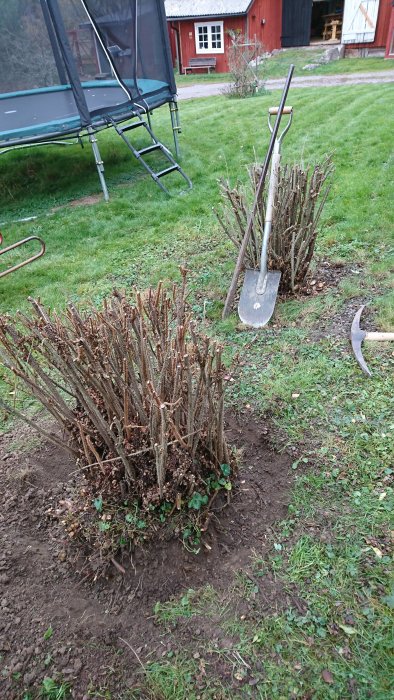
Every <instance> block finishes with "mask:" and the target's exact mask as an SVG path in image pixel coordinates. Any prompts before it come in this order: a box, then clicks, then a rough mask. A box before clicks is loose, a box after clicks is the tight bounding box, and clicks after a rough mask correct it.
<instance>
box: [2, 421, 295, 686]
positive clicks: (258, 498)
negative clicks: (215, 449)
mask: <svg viewBox="0 0 394 700" xmlns="http://www.w3.org/2000/svg"><path fill="white" fill-rule="evenodd" d="M267 432H268V430H267V425H266V423H263V422H262V421H261V420H256V419H255V418H254V417H253V414H252V413H250V414H249V415H242V416H241V415H240V416H235V415H233V416H230V417H229V418H228V421H227V437H228V441H229V443H230V444H235V445H236V446H237V447H238V448H240V449H242V457H241V465H240V472H239V477H238V482H237V485H236V488H235V489H234V493H233V496H232V499H231V501H230V503H229V504H227V502H226V501H225V500H222V502H221V503H219V499H218V502H217V503H216V502H215V512H214V514H213V517H212V521H211V525H210V528H209V531H208V532H207V533H206V537H205V539H204V545H203V546H202V548H201V551H200V553H199V554H198V555H195V554H192V553H190V552H187V551H186V550H185V549H184V548H183V547H182V544H181V543H180V542H179V541H177V540H175V539H173V540H170V541H167V542H159V543H155V544H152V545H151V546H149V547H148V548H147V549H146V550H144V551H142V550H140V551H138V552H136V553H135V555H134V556H133V557H132V559H131V561H129V562H125V561H122V565H123V566H125V568H126V574H125V575H121V574H120V573H119V572H118V571H116V570H115V569H114V571H113V572H112V575H111V576H110V577H109V578H108V580H106V581H103V580H102V581H98V582H95V583H94V582H92V580H91V577H90V576H89V572H88V574H86V572H84V571H83V567H82V568H81V567H78V564H77V563H76V562H74V561H71V554H70V550H69V549H68V547H67V546H66V545H67V543H66V541H65V538H64V533H63V530H62V527H61V525H60V524H59V523H58V522H56V521H54V520H53V518H51V517H49V516H48V511H49V510H50V509H51V508H52V507H54V506H56V505H57V504H58V503H59V502H60V501H62V500H64V499H67V498H68V497H69V496H70V495H71V493H72V489H73V486H74V484H73V480H72V479H73V477H70V474H71V472H73V471H74V470H75V465H74V463H73V462H72V461H71V460H70V459H69V458H68V456H65V455H64V454H63V453H61V452H59V451H58V449H57V448H55V447H53V446H52V445H46V444H42V445H41V446H40V447H39V448H38V449H37V448H32V449H31V450H29V449H28V447H27V450H23V446H24V445H25V446H28V439H29V438H30V439H31V433H30V432H29V431H28V430H27V429H26V428H24V427H22V432H21V433H20V434H19V435H18V434H17V433H16V432H15V431H14V433H13V434H11V433H9V434H6V435H5V436H3V438H2V442H1V443H0V449H1V454H2V455H3V459H2V462H1V465H0V471H1V479H0V484H1V487H0V497H1V509H0V524H1V527H0V542H1V549H0V606H1V615H0V667H1V668H0V670H1V674H2V675H1V677H0V678H1V680H0V687H1V691H0V696H1V698H2V699H4V700H17V699H19V698H22V697H23V691H24V690H25V689H29V690H30V691H31V693H32V697H35V693H38V691H39V688H40V684H41V682H42V679H43V678H44V677H45V676H50V677H53V678H55V677H57V675H59V677H61V678H64V679H66V680H68V681H69V682H70V684H71V687H72V693H73V695H72V697H75V698H84V697H85V695H86V694H87V693H88V690H89V688H91V689H93V688H94V689H95V690H96V691H97V689H98V688H100V687H105V688H108V689H109V690H110V691H111V692H112V693H113V694H114V697H120V696H121V695H120V694H121V693H122V692H124V691H125V690H126V689H127V688H129V687H133V685H134V684H135V681H136V677H138V674H140V672H141V669H140V667H139V665H138V662H137V660H136V658H135V657H134V655H133V654H132V652H131V651H130V649H129V648H128V647H127V646H126V645H125V644H124V643H123V642H122V641H121V639H124V640H127V641H128V642H129V644H130V645H131V646H132V647H133V648H134V649H138V650H139V651H138V653H139V656H140V658H141V659H142V661H143V662H144V663H145V662H146V661H152V660H154V659H155V658H161V656H162V654H163V650H164V651H165V650H166V649H168V648H172V649H173V650H177V649H182V650H190V653H192V651H193V648H195V645H196V644H197V645H198V644H200V645H201V642H202V641H203V642H204V643H205V641H206V640H212V639H218V638H220V635H221V634H222V636H223V633H222V632H220V630H219V626H218V622H217V620H215V619H214V618H208V617H205V616H204V615H202V616H201V617H200V620H199V621H198V620H197V622H196V620H195V619H194V623H193V625H189V624H188V622H187V621H186V620H181V621H180V623H179V628H178V629H177V631H176V632H175V630H174V629H171V630H168V631H167V634H165V635H164V634H163V633H164V630H163V627H162V626H159V625H158V624H157V621H156V620H155V618H154V615H153V608H154V605H155V603H156V602H157V601H167V600H168V599H169V598H171V597H172V596H179V595H181V594H182V593H184V592H185V590H189V589H194V590H198V589H199V588H201V587H203V586H205V585H207V584H210V585H212V586H213V587H214V588H215V589H216V590H217V591H219V592H220V591H222V592H224V593H226V591H228V590H229V589H230V588H231V587H232V586H233V582H234V577H235V575H236V573H237V572H239V571H243V572H246V574H247V575H250V576H253V574H252V573H251V572H252V568H251V562H250V558H251V556H252V555H253V553H259V554H261V553H262V552H263V551H264V545H265V542H266V539H267V536H268V535H269V532H270V528H271V526H272V525H273V524H274V523H275V522H276V521H277V520H279V519H282V518H283V517H284V516H285V514H286V511H287V504H288V493H289V487H290V483H291V469H290V464H291V458H290V457H289V456H288V455H286V454H282V455H278V454H276V453H275V452H274V451H273V450H272V449H271V447H270V445H269V443H268V441H267ZM18 440H19V442H20V447H19V449H16V448H15V445H16V444H17V441H18ZM259 584H260V585H259V590H258V593H257V594H256V595H254V596H252V599H251V600H250V601H249V602H248V601H247V600H241V599H240V601H239V605H241V606H243V609H244V613H245V615H246V616H248V615H250V616H251V617H253V618H255V617H256V616H260V615H262V614H263V613H264V610H266V609H268V608H269V609H270V610H272V608H275V607H278V608H282V607H283V606H287V605H291V604H294V596H292V594H291V593H288V592H285V591H284V590H283V588H282V587H281V585H280V584H278V583H275V582H274V581H273V580H271V579H270V578H266V579H264V581H260V580H259ZM295 604H296V606H297V605H299V603H298V602H297V601H295ZM196 628H197V629H198V630H199V631H198V634H197V635H196V634H195V632H196ZM227 642H228V640H227ZM227 642H226V643H227ZM217 672H219V674H220V669H219V670H218V669H216V668H215V673H217ZM225 676H226V673H225V671H224V670H223V680H225ZM86 697H88V696H87V695H86Z"/></svg>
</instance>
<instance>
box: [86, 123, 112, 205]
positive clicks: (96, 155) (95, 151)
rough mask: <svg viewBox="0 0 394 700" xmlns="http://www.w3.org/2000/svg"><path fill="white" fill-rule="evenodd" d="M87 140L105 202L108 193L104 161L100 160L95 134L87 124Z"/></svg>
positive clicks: (107, 198)
mask: <svg viewBox="0 0 394 700" xmlns="http://www.w3.org/2000/svg"><path fill="white" fill-rule="evenodd" d="M88 133H89V141H90V143H91V144H92V149H93V154H94V159H95V161H96V167H97V172H98V176H99V178H100V184H101V189H102V190H103V195H104V199H105V201H106V202H108V200H109V194H108V189H107V183H106V182H105V177H104V162H103V161H102V160H101V155H100V150H99V147H98V144H97V139H96V134H95V132H94V129H92V127H91V126H88Z"/></svg>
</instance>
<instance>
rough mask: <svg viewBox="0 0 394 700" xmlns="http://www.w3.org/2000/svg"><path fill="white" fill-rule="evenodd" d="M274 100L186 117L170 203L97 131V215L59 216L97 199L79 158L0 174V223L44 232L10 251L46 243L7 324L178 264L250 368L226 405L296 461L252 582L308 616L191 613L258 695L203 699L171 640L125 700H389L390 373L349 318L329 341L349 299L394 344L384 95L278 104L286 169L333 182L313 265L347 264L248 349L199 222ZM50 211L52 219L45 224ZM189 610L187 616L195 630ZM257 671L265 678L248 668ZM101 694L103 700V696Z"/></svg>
mask: <svg viewBox="0 0 394 700" xmlns="http://www.w3.org/2000/svg"><path fill="white" fill-rule="evenodd" d="M273 97H276V98H277V99H279V93H278V94H276V93H272V94H271V95H269V96H264V95H263V96H259V97H256V98H254V99H249V100H245V101H236V100H227V99H226V98H225V97H222V96H220V97H215V98H209V99H204V100H203V101H198V100H193V101H187V102H185V103H183V104H182V123H183V127H184V134H183V136H182V149H183V161H182V162H183V165H184V167H185V169H186V170H187V172H188V174H189V175H190V177H191V178H192V180H193V184H194V188H193V190H192V191H191V192H189V193H187V194H185V195H182V196H179V197H174V198H172V199H169V198H167V197H166V196H165V195H164V194H163V193H161V192H160V191H159V190H158V189H157V187H156V186H155V185H154V183H153V182H152V181H151V180H150V179H148V178H147V177H145V176H144V174H143V173H142V172H141V170H140V169H139V167H138V165H137V164H134V163H133V162H132V161H131V160H129V158H128V155H127V152H126V151H125V150H123V148H122V144H121V143H120V142H118V141H119V140H118V137H116V138H115V136H114V135H113V134H111V133H106V134H102V135H101V136H100V137H99V138H100V143H101V144H102V154H103V157H104V161H105V163H106V174H107V181H108V185H109V188H110V195H111V199H110V202H109V203H108V204H105V203H104V202H103V201H101V200H100V201H99V202H98V203H96V204H93V205H92V206H86V205H85V206H80V207H75V206H70V204H69V203H70V201H71V200H73V199H74V198H76V197H83V196H87V195H92V194H96V193H99V184H98V180H97V177H96V173H95V168H94V164H93V160H92V156H91V153H90V150H89V148H85V149H84V150H80V149H79V150H78V149H74V148H71V147H70V148H64V149H60V148H59V149H57V148H55V147H52V148H47V149H37V150H31V151H29V152H22V153H21V152H19V153H13V154H8V155H7V156H4V157H2V159H1V160H0V196H1V204H2V206H1V215H0V218H1V219H2V220H3V221H7V220H8V221H11V220H12V219H14V218H16V217H22V216H33V215H38V217H39V218H38V219H37V220H36V221H32V222H27V223H24V224H12V223H9V224H7V223H6V224H5V225H3V226H2V232H3V235H4V237H5V243H6V244H8V243H11V242H13V241H15V240H17V239H19V238H21V237H22V236H27V235H31V234H38V235H41V236H42V237H43V238H44V239H45V241H46V243H47V254H46V256H45V257H44V258H42V259H41V260H40V261H38V262H37V263H34V264H33V265H31V266H30V267H26V268H25V269H24V270H21V271H19V272H18V273H15V274H14V275H11V276H9V277H6V278H4V279H3V280H1V286H0V309H1V311H2V312H8V313H11V314H12V313H13V312H14V311H15V310H16V309H18V308H24V309H26V308H27V306H28V305H27V301H26V298H27V296H29V295H32V296H35V297H40V298H41V300H42V301H43V302H44V303H45V304H47V305H49V306H51V307H57V308H61V307H63V306H64V304H65V303H66V301H67V300H68V299H72V300H73V301H78V302H80V303H81V304H84V303H85V302H86V301H87V300H93V301H94V302H95V303H100V301H101V300H102V299H103V297H105V296H106V295H107V294H108V293H109V292H110V290H111V289H112V288H113V287H114V286H117V287H119V286H120V287H131V286H132V285H138V286H140V287H146V286H147V285H149V284H155V283H156V282H157V281H158V280H159V279H165V280H169V279H173V278H175V279H177V278H178V276H179V275H178V266H179V265H180V264H181V263H183V264H186V265H187V266H188V268H189V269H190V289H191V303H192V306H193V309H194V312H195V314H196V315H197V317H201V315H202V310H203V307H204V306H205V310H206V314H207V318H208V325H209V332H210V333H212V334H215V335H216V336H218V337H219V338H221V339H222V341H223V342H224V343H225V347H226V357H227V359H228V360H230V359H231V357H232V356H233V355H234V354H235V353H236V352H237V351H242V353H243V355H244V357H243V359H244V361H245V364H243V365H242V366H240V367H239V369H238V370H237V373H236V377H235V378H236V381H235V382H233V383H232V384H231V389H230V391H229V396H228V404H229V405H230V406H232V405H234V406H237V407H238V408H239V407H242V406H243V405H245V404H247V403H248V404H251V405H252V407H253V408H254V410H255V411H256V412H261V413H263V414H267V415H269V416H270V420H271V426H272V427H273V428H274V427H275V430H276V431H278V433H280V434H281V435H282V440H281V441H280V444H281V445H283V444H284V443H285V444H286V445H287V446H288V447H289V446H292V447H294V448H295V450H296V457H298V458H300V459H301V461H300V462H299V461H298V459H296V458H295V459H294V464H293V468H294V474H295V477H296V479H295V485H294V489H293V492H292V497H291V503H290V506H289V510H288V517H287V518H286V520H285V521H284V522H282V523H278V524H277V527H276V530H275V532H273V533H269V535H268V545H267V547H266V550H265V553H264V554H263V553H262V552H255V553H254V558H253V562H252V563H251V566H253V570H254V572H255V576H256V577H266V576H273V577H274V578H277V579H278V580H280V581H281V582H282V583H283V585H284V587H285V588H286V587H289V586H291V587H295V589H296V590H297V592H298V595H299V596H300V597H302V599H303V600H305V601H306V604H307V606H308V609H307V611H306V612H305V613H301V612H300V611H297V610H294V609H293V608H289V609H287V610H284V611H281V612H275V611H272V614H271V615H269V614H267V615H266V616H264V617H263V618H261V619H259V620H258V621H253V620H247V621H246V620H245V619H243V617H242V615H241V612H240V610H239V605H238V603H239V598H240V597H242V596H247V595H248V589H247V586H246V585H245V586H244V587H243V588H242V591H241V592H239V591H240V587H238V588H237V591H238V593H237V596H238V598H237V597H236V596H235V598H234V599H233V602H234V606H233V609H232V610H230V612H229V608H228V605H227V607H226V614H225V615H224V613H223V615H222V613H221V612H220V611H221V610H222V607H221V606H223V601H222V599H221V596H220V595H219V593H217V592H216V591H215V590H214V589H210V591H209V601H210V602H209V603H206V604H205V610H206V614H207V615H210V614H212V615H213V614H215V615H216V617H215V619H216V623H215V624H217V625H222V626H223V628H225V629H226V631H227V630H228V631H229V634H231V637H232V639H234V640H235V642H234V644H235V647H234V648H235V649H236V650H237V652H238V653H239V654H240V655H241V657H242V658H243V659H244V660H245V661H246V663H247V664H249V666H250V667H251V668H252V669H254V670H253V673H254V677H256V678H257V680H258V682H257V684H256V685H253V686H252V685H248V684H246V685H243V684H242V683H241V682H240V686H239V690H233V689H232V690H229V689H228V687H227V686H226V682H225V681H223V682H222V681H221V679H216V680H217V684H215V681H214V679H212V678H211V676H209V675H208V676H207V678H208V679H209V680H207V681H206V683H205V685H204V687H203V688H197V686H196V684H195V682H194V679H195V677H196V676H195V674H196V673H197V670H196V668H197V665H198V664H197V662H196V661H195V659H194V658H193V657H191V655H190V654H189V653H188V649H184V648H182V646H181V643H180V645H179V648H176V649H174V654H173V656H172V657H171V658H167V659H165V660H163V662H162V663H152V664H148V665H147V667H146V678H145V681H144V683H142V689H141V691H140V692H138V691H137V694H136V695H134V696H133V697H136V698H137V697H138V698H141V699H142V698H155V700H156V699H158V698H160V699H162V698H163V699H164V700H183V699H184V698H185V697H188V698H190V699H191V700H197V698H200V699H201V700H208V699H212V700H213V698H223V699H224V698H232V699H233V700H235V699H236V700H241V699H243V698H248V697H253V698H261V699H264V700H273V698H275V700H282V699H283V700H288V699H289V698H294V699H296V698H297V699H299V700H301V699H303V698H310V699H311V700H312V699H313V700H327V699H333V700H339V699H341V700H345V699H349V700H351V699H353V698H357V699H358V700H367V699H368V698H371V699H372V698H373V700H388V698H390V697H392V694H391V693H392V692H393V688H392V687H391V686H390V683H391V682H392V678H393V677H394V674H393V670H394V669H393V666H392V652H393V615H392V611H393V607H394V598H393V596H394V590H392V589H391V588H390V575H391V568H390V559H389V550H390V544H391V543H390V532H389V528H388V523H389V520H390V517H392V496H393V486H392V476H393V464H392V455H393V447H394V441H393V436H394V421H393V408H394V404H393V396H394V386H393V368H394V359H393V352H392V346H389V345H388V344H383V345H382V344H379V345H378V346H377V345H373V346H372V345H370V346H369V347H368V348H366V349H365V357H366V359H367V361H368V363H369V366H370V368H371V369H372V371H373V373H374V374H373V378H372V379H370V380H368V379H367V378H366V377H365V376H364V375H363V374H362V373H361V372H360V370H359V368H358V366H357V364H356V363H355V361H354V358H353V356H352V354H351V351H350V348H349V342H348V340H347V336H348V332H349V327H348V323H349V320H348V318H346V321H344V322H343V324H342V325H341V314H343V315H346V310H347V308H348V304H349V303H350V302H352V303H360V304H361V303H363V302H364V301H367V302H369V309H370V313H371V316H373V317H374V320H375V323H376V325H377V326H378V327H379V328H380V329H382V330H383V329H392V328H393V327H394V293H393V289H392V271H393V267H394V262H393V257H394V255H393V254H394V248H393V239H394V235H393V234H394V225H393V207H392V192H393V172H394V168H393V165H394V163H393V149H392V131H393V120H392V118H390V114H391V110H392V103H393V87H392V86H391V85H389V84H385V85H372V86H371V85H362V86H354V87H340V88H327V89H325V90H324V91H320V90H319V89H316V90H315V89H308V90H305V91H302V90H292V91H291V103H292V104H293V105H294V109H295V118H294V125H293V127H292V129H291V130H290V132H289V134H288V136H287V137H286V141H285V143H284V147H283V154H284V158H285V159H287V160H289V161H292V160H294V159H303V160H309V159H312V160H313V159H314V158H321V157H323V156H324V154H326V153H327V152H331V153H333V160H334V163H335V166H336V171H335V175H334V180H333V188H332V191H331V194H330V197H329V201H328V204H327V207H326V210H325V214H324V221H323V224H324V226H323V232H322V234H321V236H320V239H318V248H317V256H318V258H324V260H328V261H330V262H333V261H336V262H337V263H343V264H346V265H347V266H348V267H347V268H346V274H345V276H344V277H343V278H342V281H341V283H340V284H339V286H338V287H334V288H332V289H329V290H328V291H326V292H325V293H323V294H321V295H319V296H316V297H311V298H308V299H296V300H291V301H280V302H278V305H277V310H276V313H275V317H274V320H273V322H274V324H275V327H273V325H272V324H271V326H270V327H269V328H268V329H267V330H266V331H262V332H260V333H259V334H258V337H257V339H256V340H254V341H253V342H252V343H251V341H252V339H253V338H254V336H255V333H251V332H250V331H248V330H245V329H242V328H241V327H240V326H239V324H238V321H237V317H236V315H235V314H233V315H232V316H231V317H230V318H229V319H228V320H226V321H225V322H223V321H221V318H220V316H221V308H222V305H223V300H224V297H225V294H226V289H227V285H228V283H229V280H230V276H231V272H232V269H233V265H234V252H233V250H232V248H231V246H230V244H229V243H228V242H227V241H226V240H224V239H223V236H222V234H221V233H220V231H219V227H218V224H217V221H216V219H215V216H214V214H213V212H212V209H213V208H216V209H219V208H220V196H219V190H218V185H217V180H218V178H220V177H230V178H231V180H232V181H234V180H235V179H236V178H237V177H239V178H240V179H242V180H244V181H246V179H247V166H248V164H250V163H251V162H252V161H253V160H254V158H255V157H257V159H260V160H261V159H262V158H263V157H264V154H265V149H266V146H267V143H268V134H267V131H266V129H265V127H264V126H263V124H264V123H265V113H266V110H267V108H268V106H269V105H270V104H271V103H272V100H273ZM168 121H169V120H168V114H167V113H166V110H163V112H162V113H160V114H157V116H155V117H154V123H155V126H156V128H157V132H158V134H159V135H160V136H161V137H162V138H163V139H164V140H165V141H166V142H167V143H168V144H169V143H170V128H169V125H168ZM53 207H60V208H59V209H57V210H56V211H55V212H53V213H51V215H49V216H45V212H46V211H49V210H50V209H52V208H53ZM357 272H358V273H359V274H356V273H357ZM334 324H335V328H336V329H338V330H337V334H330V333H329V332H327V331H324V330H323V332H320V330H321V326H322V325H324V328H325V329H328V330H329V329H330V328H332V327H334ZM19 402H20V404H21V405H22V404H23V401H22V399H20V401H19ZM301 467H302V470H301ZM323 533H324V535H325V536H324V537H323ZM193 596H194V598H193V601H196V600H197V601H198V599H199V596H200V597H201V596H202V598H203V599H204V600H205V597H206V596H207V591H206V589H204V590H202V591H196V592H194V593H193ZM204 596H205V597H204ZM182 605H183V603H182ZM193 605H194V603H193ZM193 605H192V603H190V606H189V604H188V608H187V609H188V615H190V616H191V617H193V614H194V607H193ZM218 611H219V613H218ZM164 612H165V614H164V613H163V608H158V609H157V611H156V615H157V618H158V624H160V625H162V626H163V634H165V629H166V625H168V623H169V621H171V619H172V620H175V619H176V618H177V617H179V616H180V615H181V616H182V615H183V614H184V611H183V612H182V606H180V605H179V601H177V600H174V601H169V602H168V605H167V607H165V608H164ZM197 612H198V605H197V607H196V611H195V614H197ZM152 614H153V611H152ZM199 644H200V648H199V653H200V656H201V657H204V654H206V653H207V648H208V646H209V645H208V643H207V642H206V640H204V638H203V636H202V637H201V638H200V641H199ZM261 665H263V667H264V670H263V672H261V671H258V670H256V669H259V668H261ZM327 671H328V672H329V674H330V675H327V673H326V672H327ZM218 688H219V690H218ZM100 692H102V693H103V694H102V695H99V693H98V691H97V697H110V696H108V695H107V696H105V695H104V689H101V690H100ZM126 697H130V696H126V695H125V698H126Z"/></svg>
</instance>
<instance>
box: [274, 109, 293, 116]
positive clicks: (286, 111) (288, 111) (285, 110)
mask: <svg viewBox="0 0 394 700" xmlns="http://www.w3.org/2000/svg"><path fill="white" fill-rule="evenodd" d="M292 111H293V107H283V109H282V114H291V113H292ZM278 112H279V107H270V108H269V110H268V114H271V115H272V116H273V115H274V114H278Z"/></svg>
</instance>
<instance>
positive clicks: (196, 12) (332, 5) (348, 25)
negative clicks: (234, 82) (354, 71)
mask: <svg viewBox="0 0 394 700" xmlns="http://www.w3.org/2000/svg"><path fill="white" fill-rule="evenodd" d="M165 7H166V14H167V20H168V26H169V33H170V40H171V47H172V53H173V58H174V63H177V64H178V66H179V69H180V72H184V71H185V69H186V67H188V66H190V59H192V63H193V61H194V62H195V60H196V59H201V60H200V63H204V61H203V60H202V59H203V58H204V57H205V58H208V59H216V71H217V72H219V73H223V72H227V71H228V55H227V54H228V48H229V46H230V43H231V37H230V35H229V33H230V32H231V31H234V30H235V31H237V32H241V33H242V34H244V35H246V36H247V37H248V38H249V39H250V40H251V41H254V40H255V39H257V40H258V41H259V42H261V43H262V45H263V47H264V50H265V51H272V50H273V49H280V48H282V47H283V48H285V47H291V46H308V45H310V44H313V43H324V42H326V43H327V45H332V44H336V43H337V44H340V43H343V44H344V45H345V49H346V52H349V53H351V52H353V51H358V52H359V53H361V55H368V53H370V52H371V51H374V50H377V49H380V50H382V51H383V52H384V50H385V48H386V44H387V42H388V37H389V27H390V17H391V8H392V0H361V1H360V0H165ZM208 62H209V61H207V63H208Z"/></svg>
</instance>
